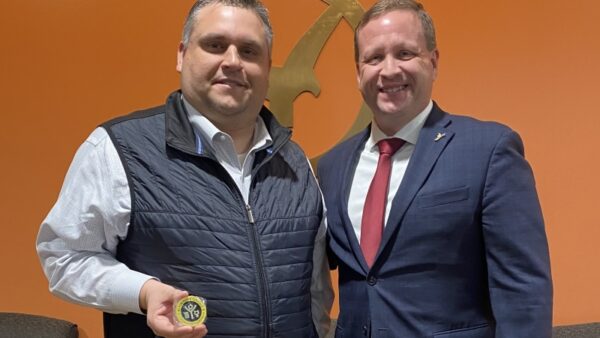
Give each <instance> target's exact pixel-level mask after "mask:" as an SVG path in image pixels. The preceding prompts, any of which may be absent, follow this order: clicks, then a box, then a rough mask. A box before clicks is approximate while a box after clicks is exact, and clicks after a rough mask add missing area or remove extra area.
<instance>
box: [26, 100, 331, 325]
mask: <svg viewBox="0 0 600 338" xmlns="http://www.w3.org/2000/svg"><path fill="white" fill-rule="evenodd" d="M184 104H185V107H186V110H187V111H188V118H189V120H190V122H191V124H192V126H193V128H194V131H195V132H196V135H197V137H199V138H200V139H201V142H198V144H199V145H201V146H210V147H211V148H212V149H213V151H214V153H215V156H216V158H217V160H218V161H219V163H220V164H221V165H222V166H223V167H224V168H225V169H226V170H227V172H228V173H229V175H230V176H231V178H232V179H233V181H234V182H235V183H236V185H237V186H238V188H239V190H240V192H241V194H242V196H243V197H244V200H245V201H247V200H248V194H249V189H250V182H251V169H252V162H253V161H254V154H255V153H256V151H258V150H260V149H263V148H265V147H268V146H270V145H271V144H272V139H271V136H270V135H269V133H268V130H267V128H266V126H265V124H264V121H263V120H262V118H260V117H259V118H258V119H257V122H256V127H255V132H254V137H253V141H252V146H251V147H250V150H249V151H248V153H247V154H241V156H238V154H236V151H235V147H234V146H233V140H232V139H231V137H230V136H229V135H228V134H226V133H223V132H221V131H220V130H219V129H218V128H216V127H215V126H214V125H213V124H212V123H211V122H210V121H209V120H208V119H206V118H205V117H204V116H202V115H201V114H200V113H199V112H198V111H196V109H194V108H193V107H192V106H191V105H189V104H188V103H187V102H186V101H185V100H184ZM130 214H131V197H130V191H129V184H128V181H127V176H126V174H125V170H124V168H123V164H122V162H121V160H120V158H119V155H118V153H117V150H116V148H115V146H114V144H113V143H112V141H111V139H110V137H109V136H108V134H107V132H106V130H105V129H103V128H97V129H96V130H94V131H93V132H92V133H91V134H90V136H89V137H88V138H87V139H86V141H85V142H84V143H83V144H82V145H81V146H80V147H79V149H78V150H77V153H76V154H75V157H74V159H73V161H72V163H71V166H70V167H69V171H68V172H67V176H66V177H65V181H64V183H63V187H62V189H61V192H60V194H59V196H58V200H57V202H56V204H55V205H54V207H53V208H52V210H51V211H50V213H49V214H48V216H47V217H46V219H45V220H44V221H43V223H42V225H41V226H40V231H39V233H38V238H37V250H38V255H39V258H40V261H41V263H42V267H43V269H44V272H45V274H46V276H47V278H48V281H49V286H50V291H51V292H52V293H53V294H55V295H56V296H59V297H61V298H64V299H66V300H69V301H71V302H74V303H77V304H82V305H87V306H92V307H95V308H97V309H100V310H102V311H105V312H110V313H128V312H133V313H140V314H141V313H142V311H141V310H140V308H139V293H140V290H141V288H142V286H143V284H144V283H145V282H146V281H147V280H148V279H151V278H153V277H152V276H149V275H146V274H143V273H140V272H137V271H134V270H131V269H129V268H128V267H127V266H126V265H125V264H122V263H121V262H119V261H117V260H116V259H115V255H116V250H117V245H118V244H119V240H123V239H125V237H126V236H127V230H128V227H129V221H130ZM323 219H325V216H323ZM325 233H326V230H325V225H324V223H322V224H321V226H320V228H319V231H318V233H317V237H316V239H315V250H314V253H313V278H312V282H311V299H312V314H313V320H314V322H315V326H316V328H317V330H318V331H319V334H320V336H324V335H325V333H326V330H327V329H328V327H329V310H330V307H331V304H332V302H333V291H332V289H331V280H330V275H329V266H328V263H327V259H326V256H325Z"/></svg>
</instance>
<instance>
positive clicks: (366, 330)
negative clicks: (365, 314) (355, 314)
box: [362, 325, 369, 336]
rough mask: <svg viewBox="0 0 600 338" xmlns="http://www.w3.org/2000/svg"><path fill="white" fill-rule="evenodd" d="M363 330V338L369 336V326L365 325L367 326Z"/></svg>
mask: <svg viewBox="0 0 600 338" xmlns="http://www.w3.org/2000/svg"><path fill="white" fill-rule="evenodd" d="M362 329H363V336H368V335H369V328H367V326H366V325H365V326H363V327H362Z"/></svg>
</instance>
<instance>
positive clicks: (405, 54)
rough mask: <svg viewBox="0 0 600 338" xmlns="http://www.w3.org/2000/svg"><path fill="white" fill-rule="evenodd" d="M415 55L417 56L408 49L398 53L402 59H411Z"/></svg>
mask: <svg viewBox="0 0 600 338" xmlns="http://www.w3.org/2000/svg"><path fill="white" fill-rule="evenodd" d="M414 57H415V53H413V52H411V51H408V50H403V51H400V53H398V59H400V60H410V59H412V58H414Z"/></svg>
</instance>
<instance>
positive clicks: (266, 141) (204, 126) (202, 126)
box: [181, 94, 273, 153]
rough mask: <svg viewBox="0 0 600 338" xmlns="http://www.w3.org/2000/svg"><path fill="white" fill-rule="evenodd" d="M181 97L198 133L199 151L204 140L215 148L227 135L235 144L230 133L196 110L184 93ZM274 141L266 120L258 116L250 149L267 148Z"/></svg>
mask: <svg viewBox="0 0 600 338" xmlns="http://www.w3.org/2000/svg"><path fill="white" fill-rule="evenodd" d="M181 99H182V101H183V104H184V106H185V109H186V111H187V113H188V119H189V120H190V123H191V124H192V127H193V128H194V133H195V134H196V145H197V147H196V148H197V149H196V150H197V152H198V153H202V152H203V150H204V143H203V141H204V142H207V143H208V146H209V147H210V148H212V149H215V142H217V140H218V139H220V138H223V136H226V137H227V138H228V139H229V140H230V141H231V144H232V145H233V139H232V138H231V136H230V135H229V134H227V133H225V132H223V131H221V130H220V129H219V128H217V126H215V125H214V124H213V123H212V122H210V120H209V119H207V118H206V117H205V116H204V115H202V113H200V112H199V111H198V110H196V108H194V106H192V105H191V104H190V103H189V102H188V101H187V100H186V99H185V97H184V96H183V94H182V95H181ZM272 143H273V139H272V138H271V135H270V134H269V131H268V130H267V126H266V125H265V122H264V120H263V119H262V117H260V116H258V118H257V119H256V125H255V127H254V135H253V137H252V143H251V145H250V151H255V150H258V149H263V148H266V147H268V146H270V145H271V144H272Z"/></svg>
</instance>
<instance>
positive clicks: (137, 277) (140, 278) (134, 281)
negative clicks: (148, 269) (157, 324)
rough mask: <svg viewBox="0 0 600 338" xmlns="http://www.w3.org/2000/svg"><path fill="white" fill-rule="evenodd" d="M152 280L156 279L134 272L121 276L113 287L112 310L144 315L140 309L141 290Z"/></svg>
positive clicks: (116, 279)
mask: <svg viewBox="0 0 600 338" xmlns="http://www.w3.org/2000/svg"><path fill="white" fill-rule="evenodd" d="M150 279H155V278H154V277H152V276H148V275H146V274H143V273H140V272H137V271H133V270H129V271H128V272H127V273H121V274H119V275H118V277H116V278H115V280H114V281H113V285H112V287H111V292H110V294H111V296H110V300H111V301H112V303H113V306H112V308H114V309H115V310H117V312H120V313H129V312H133V313H137V314H144V312H143V311H142V310H141V309H140V290H142V286H143V285H144V283H146V282H147V281H148V280H150Z"/></svg>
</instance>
